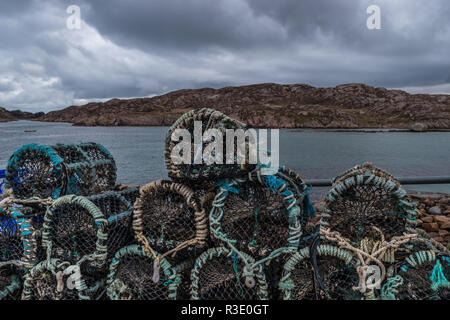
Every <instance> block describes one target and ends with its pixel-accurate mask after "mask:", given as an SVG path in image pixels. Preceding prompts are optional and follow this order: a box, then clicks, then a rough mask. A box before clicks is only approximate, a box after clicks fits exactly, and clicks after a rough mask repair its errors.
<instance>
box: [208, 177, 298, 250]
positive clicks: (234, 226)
mask: <svg viewBox="0 0 450 320" xmlns="http://www.w3.org/2000/svg"><path fill="white" fill-rule="evenodd" d="M255 175H256V176H255V177H254V176H250V178H247V179H233V180H224V181H222V182H221V186H220V189H219V191H218V193H217V195H216V197H215V199H214V202H213V208H212V210H211V212H210V216H209V219H210V232H211V236H212V238H213V240H214V241H215V242H216V243H217V244H222V245H224V244H226V245H228V246H230V247H231V248H234V250H239V251H243V252H246V253H247V254H250V255H251V256H253V257H263V256H267V255H268V254H272V253H276V252H281V251H280V250H279V249H282V248H297V247H298V244H299V241H300V238H301V229H302V228H301V227H302V225H301V224H302V222H304V221H302V211H301V206H300V205H299V203H298V201H297V199H296V197H295V194H294V193H293V192H292V191H291V188H290V185H289V183H288V182H286V181H285V180H283V179H282V178H280V177H279V176H276V175H271V176H262V175H259V174H255ZM273 257H275V256H273Z"/></svg>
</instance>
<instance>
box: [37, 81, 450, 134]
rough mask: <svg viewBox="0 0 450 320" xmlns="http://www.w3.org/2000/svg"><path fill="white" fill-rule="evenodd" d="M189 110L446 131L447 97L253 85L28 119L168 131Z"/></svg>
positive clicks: (449, 123) (333, 125)
mask: <svg viewBox="0 0 450 320" xmlns="http://www.w3.org/2000/svg"><path fill="white" fill-rule="evenodd" d="M194 108H214V109H216V110H219V111H221V112H223V113H225V114H227V115H229V116H230V117H232V118H235V119H238V120H241V121H243V122H245V123H247V124H249V125H251V126H253V127H264V128H314V129H358V128H366V129H369V128H378V129H381V128H383V129H405V130H413V131H419V132H421V131H428V130H449V129H450V95H443V94H441V95H428V94H409V93H407V92H405V91H401V90H387V89H385V88H374V87H371V86H368V85H364V84H344V85H339V86H336V87H331V88H316V87H312V86H309V85H306V84H289V85H281V84H275V83H265V84H255V85H249V86H240V87H225V88H221V89H212V88H204V89H192V90H190V89H189V90H188V89H186V90H178V91H174V92H170V93H167V94H164V95H161V96H156V97H152V98H138V99H112V100H109V101H106V102H98V103H96V102H93V103H88V104H86V105H83V106H71V107H68V108H65V109H63V110H59V111H52V112H49V113H47V114H45V115H40V116H38V117H36V118H34V119H33V120H38V121H49V122H68V123H72V124H74V125H78V126H169V125H171V124H172V123H173V122H174V121H175V120H176V119H178V117H180V116H181V115H182V114H183V113H185V112H186V111H188V110H191V109H194Z"/></svg>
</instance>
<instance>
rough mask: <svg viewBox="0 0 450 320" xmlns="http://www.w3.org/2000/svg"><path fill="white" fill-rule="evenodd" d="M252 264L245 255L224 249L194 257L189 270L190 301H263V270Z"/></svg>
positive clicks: (250, 258)
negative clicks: (195, 258) (190, 270)
mask: <svg viewBox="0 0 450 320" xmlns="http://www.w3.org/2000/svg"><path fill="white" fill-rule="evenodd" d="M254 263H255V260H254V259H253V258H252V257H250V256H249V255H247V254H245V253H237V252H235V251H231V250H230V249H228V248H225V247H217V248H212V249H209V250H208V251H206V252H204V253H203V254H201V255H200V257H198V259H197V261H196V262H195V264H194V268H193V269H192V272H191V287H192V289H191V299H192V300H267V299H268V291H267V290H268V288H267V283H266V277H265V275H264V270H263V267H262V265H261V264H258V265H256V266H255V265H254ZM247 266H248V267H247Z"/></svg>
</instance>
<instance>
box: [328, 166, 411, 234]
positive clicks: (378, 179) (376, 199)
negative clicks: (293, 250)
mask: <svg viewBox="0 0 450 320" xmlns="http://www.w3.org/2000/svg"><path fill="white" fill-rule="evenodd" d="M416 214H417V212H416V206H415V203H411V202H408V201H407V199H406V191H405V190H403V188H402V187H401V185H400V183H399V182H398V181H396V180H395V179H393V177H392V176H391V175H390V174H388V173H385V172H384V171H382V170H381V169H378V168H376V167H374V166H373V165H372V164H370V163H365V164H363V165H362V166H357V167H355V168H353V169H351V170H348V171H346V173H345V174H343V175H341V176H339V177H338V178H337V179H336V180H335V182H334V184H333V186H332V188H331V189H330V191H329V192H328V194H327V197H326V198H325V201H324V202H323V207H322V208H321V217H322V218H321V222H320V223H321V229H324V230H325V229H331V230H332V231H337V232H339V233H340V234H341V235H343V236H345V237H346V238H348V239H349V240H350V241H351V242H352V243H356V242H358V241H359V240H361V239H363V238H365V237H369V238H374V237H376V233H377V231H376V229H374V227H376V228H378V229H379V230H380V231H381V232H382V233H383V235H384V237H385V239H386V240H390V239H392V237H395V236H401V235H403V234H404V233H405V232H406V233H414V231H415V224H416V220H415V219H416Z"/></svg>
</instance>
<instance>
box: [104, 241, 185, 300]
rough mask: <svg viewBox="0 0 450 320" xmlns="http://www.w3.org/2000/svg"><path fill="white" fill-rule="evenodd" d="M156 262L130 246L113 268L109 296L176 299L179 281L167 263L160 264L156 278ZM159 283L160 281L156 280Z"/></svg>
mask: <svg viewBox="0 0 450 320" xmlns="http://www.w3.org/2000/svg"><path fill="white" fill-rule="evenodd" d="M154 266H155V261H154V259H153V257H152V256H151V255H147V254H146V253H144V251H143V248H142V247H138V246H129V247H125V248H123V249H121V250H120V251H119V252H117V254H116V256H115V259H114V260H113V263H112V264H111V265H110V269H109V275H108V281H107V290H106V294H107V297H108V299H110V300H169V299H175V298H176V295H177V287H178V285H179V282H180V279H179V277H178V276H174V271H173V270H172V269H171V267H170V265H168V263H167V261H165V260H163V261H161V264H160V265H159V267H158V269H157V270H159V272H157V274H156V275H158V277H159V278H158V279H155V269H154ZM155 280H157V281H155Z"/></svg>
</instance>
